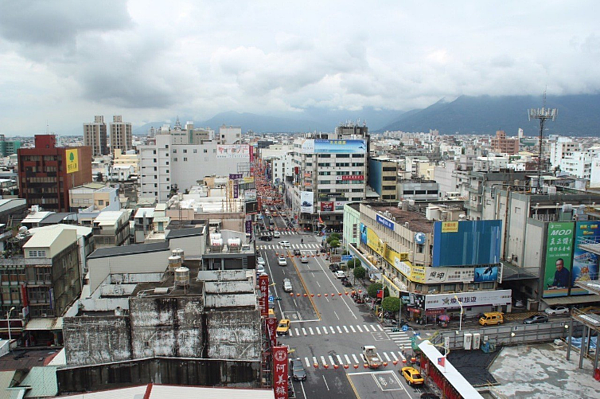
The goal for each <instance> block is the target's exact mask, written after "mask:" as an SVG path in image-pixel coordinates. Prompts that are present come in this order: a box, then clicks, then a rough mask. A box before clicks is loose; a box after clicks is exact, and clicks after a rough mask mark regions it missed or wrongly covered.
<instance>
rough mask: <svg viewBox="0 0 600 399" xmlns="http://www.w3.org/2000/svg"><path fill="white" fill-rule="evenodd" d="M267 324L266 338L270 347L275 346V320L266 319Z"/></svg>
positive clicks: (271, 318)
mask: <svg viewBox="0 0 600 399" xmlns="http://www.w3.org/2000/svg"><path fill="white" fill-rule="evenodd" d="M266 322H267V336H268V337H269V340H270V341H271V347H274V346H275V345H277V319H276V318H275V317H268V318H267V319H266Z"/></svg>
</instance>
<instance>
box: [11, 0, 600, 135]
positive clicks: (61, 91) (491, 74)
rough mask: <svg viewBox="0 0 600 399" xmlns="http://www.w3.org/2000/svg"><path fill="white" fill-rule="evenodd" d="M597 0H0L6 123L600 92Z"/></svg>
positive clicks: (30, 128)
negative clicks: (486, 0)
mask: <svg viewBox="0 0 600 399" xmlns="http://www.w3.org/2000/svg"><path fill="white" fill-rule="evenodd" d="M74 4H75V5H74ZM593 5H594V3H592V2H589V1H588V2H577V3H574V4H566V3H554V4H548V3H541V2H539V3H538V2H528V3H526V4H523V3H521V2H519V3H517V2H509V3H503V4H501V5H498V4H494V5H493V6H492V5H490V6H489V7H488V6H485V5H477V6H472V5H468V6H467V5H465V6H460V5H459V6H456V5H453V4H446V3H444V2H432V3H428V4H427V5H426V6H425V5H410V4H409V5H406V4H404V5H400V4H399V5H397V4H384V5H379V4H375V5H373V4H363V3H348V2H344V3H342V2H328V3H327V4H325V5H323V4H318V3H307V4H303V5H302V6H300V5H287V4H286V5H285V6H281V5H279V4H277V5H276V6H273V4H271V3H268V2H260V3H252V5H244V4H239V3H237V2H220V3H219V4H210V3H205V4H196V3H190V2H187V1H180V2H175V3H174V4H172V5H171V4H169V5H166V4H154V3H150V4H147V3H146V2H140V1H129V2H127V3H123V2H117V1H114V2H103V3H102V5H101V6H97V5H95V4H85V3H82V4H79V3H72V2H60V1H59V2H52V3H43V2H42V3H29V4H22V5H20V6H19V7H18V8H17V7H14V6H12V4H11V3H8V2H2V3H0V54H2V61H1V62H0V72H2V74H1V76H2V78H0V88H1V89H2V92H3V93H4V96H3V99H2V100H0V101H1V102H0V104H1V107H2V109H3V112H2V114H1V115H0V122H1V123H2V130H1V132H2V133H4V134H7V135H9V136H13V135H23V136H31V135H33V134H35V133H42V132H44V130H45V127H46V124H48V125H49V126H50V130H51V131H55V132H57V133H59V134H63V132H64V134H69V133H71V132H72V130H73V129H72V126H73V121H77V125H79V126H82V124H83V123H86V122H88V121H90V119H91V118H92V117H93V116H94V115H106V116H109V115H123V117H124V119H125V120H127V121H130V122H131V123H132V124H133V125H134V126H141V125H143V124H145V123H147V122H154V121H157V120H162V121H165V123H169V122H170V123H173V122H174V121H173V118H174V115H186V116H189V117H191V118H193V119H194V120H196V121H201V120H207V119H209V118H211V117H212V116H214V115H216V114H218V113H220V112H227V111H235V112H250V113H256V114H270V115H274V116H277V115H282V114H286V115H288V114H290V113H292V114H297V115H301V114H302V113H303V110H305V109H307V108H318V109H328V110H349V111H356V110H360V109H362V108H365V107H367V108H374V109H391V110H398V111H409V110H412V109H419V108H424V107H427V106H429V105H431V104H433V103H435V102H436V101H438V100H439V99H441V98H446V99H449V100H450V99H453V98H456V97H458V96H461V95H470V96H477V95H540V93H542V92H544V91H545V90H547V92H548V95H550V96H552V95H564V94H579V93H596V92H597V91H598V88H599V87H600V79H599V75H598V72H596V68H594V65H595V64H596V61H597V59H598V58H599V54H600V52H599V51H598V49H599V48H600V36H598V33H597V30H598V29H597V27H596V24H595V21H594V15H593V13H591V12H589V10H591V9H593V8H592V7H593ZM492 7H493V8H492ZM232 10H233V11H232ZM91 16H93V18H91ZM80 131H81V130H80Z"/></svg>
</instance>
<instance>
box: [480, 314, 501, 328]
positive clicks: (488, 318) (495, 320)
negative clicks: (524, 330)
mask: <svg viewBox="0 0 600 399" xmlns="http://www.w3.org/2000/svg"><path fill="white" fill-rule="evenodd" d="M502 323H504V314H503V313H502V312H488V313H484V314H483V316H481V317H480V318H479V324H481V325H482V326H495V325H497V324H502Z"/></svg>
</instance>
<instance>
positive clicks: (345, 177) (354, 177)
mask: <svg viewBox="0 0 600 399" xmlns="http://www.w3.org/2000/svg"><path fill="white" fill-rule="evenodd" d="M342 180H365V177H364V176H363V175H343V176H342Z"/></svg>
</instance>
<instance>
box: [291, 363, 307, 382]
mask: <svg viewBox="0 0 600 399" xmlns="http://www.w3.org/2000/svg"><path fill="white" fill-rule="evenodd" d="M291 363H292V364H291V366H292V378H293V379H294V381H306V370H304V366H302V361H301V360H300V359H294V360H292V361H291Z"/></svg>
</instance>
